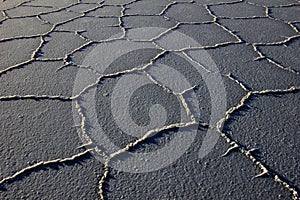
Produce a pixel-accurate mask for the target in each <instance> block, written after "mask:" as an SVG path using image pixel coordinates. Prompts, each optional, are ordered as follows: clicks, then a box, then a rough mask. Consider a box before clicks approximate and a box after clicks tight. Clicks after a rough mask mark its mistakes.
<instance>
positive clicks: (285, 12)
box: [270, 6, 300, 22]
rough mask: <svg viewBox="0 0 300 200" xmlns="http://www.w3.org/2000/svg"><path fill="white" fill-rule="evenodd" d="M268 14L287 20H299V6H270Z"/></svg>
mask: <svg viewBox="0 0 300 200" xmlns="http://www.w3.org/2000/svg"><path fill="white" fill-rule="evenodd" d="M270 16H272V17H274V18H277V19H281V20H284V21H287V22H292V21H300V6H291V7H282V8H271V12H270Z"/></svg>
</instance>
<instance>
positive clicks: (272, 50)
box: [258, 38, 300, 72]
mask: <svg viewBox="0 0 300 200" xmlns="http://www.w3.org/2000/svg"><path fill="white" fill-rule="evenodd" d="M299 46H300V39H299V38H298V39H295V40H293V41H292V42H290V43H288V44H286V45H276V46H259V47H258V48H259V50H260V51H262V53H263V54H264V55H266V56H267V57H269V58H271V59H272V60H274V61H276V62H278V63H279V64H281V65H283V66H284V67H286V68H289V69H294V70H296V71H298V72H300V66H299V63H300V58H299V55H300V48H299Z"/></svg>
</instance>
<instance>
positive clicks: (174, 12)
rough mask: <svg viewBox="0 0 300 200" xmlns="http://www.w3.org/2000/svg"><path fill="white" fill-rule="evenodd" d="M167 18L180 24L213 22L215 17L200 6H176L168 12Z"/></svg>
mask: <svg viewBox="0 0 300 200" xmlns="http://www.w3.org/2000/svg"><path fill="white" fill-rule="evenodd" d="M166 16H167V17H170V18H172V19H175V20H176V21H178V22H206V21H212V20H213V17H212V16H210V15H209V13H208V11H207V10H206V9H205V8H204V7H203V6H200V5H194V4H174V5H172V6H171V7H170V8H169V9H168V10H167V12H166Z"/></svg>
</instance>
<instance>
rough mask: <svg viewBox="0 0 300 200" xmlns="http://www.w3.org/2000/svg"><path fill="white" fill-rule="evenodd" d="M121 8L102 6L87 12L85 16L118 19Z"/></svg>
mask: <svg viewBox="0 0 300 200" xmlns="http://www.w3.org/2000/svg"><path fill="white" fill-rule="evenodd" d="M121 11H122V8H121V7H119V6H102V7H100V8H97V9H96V10H93V11H91V12H88V13H87V14H86V16H95V17H120V16H121Z"/></svg>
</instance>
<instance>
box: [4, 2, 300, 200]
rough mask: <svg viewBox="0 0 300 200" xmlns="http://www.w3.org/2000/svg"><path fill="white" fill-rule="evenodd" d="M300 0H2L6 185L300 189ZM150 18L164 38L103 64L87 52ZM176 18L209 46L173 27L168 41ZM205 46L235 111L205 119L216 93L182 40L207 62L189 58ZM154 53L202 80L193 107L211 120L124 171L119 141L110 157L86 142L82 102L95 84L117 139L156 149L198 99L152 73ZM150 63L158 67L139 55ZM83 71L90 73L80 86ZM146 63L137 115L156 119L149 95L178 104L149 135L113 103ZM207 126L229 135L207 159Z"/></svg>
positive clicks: (191, 193) (186, 191)
mask: <svg viewBox="0 0 300 200" xmlns="http://www.w3.org/2000/svg"><path fill="white" fill-rule="evenodd" d="M299 6H300V3H299V2H298V1H294V0H223V1H222V0H194V1H192V0H178V1H177V0H175V1H169V0H103V1H100V0H64V1H61V0H49V1H44V0H14V1H11V0H5V1H1V2H0V11H1V14H0V85H1V87H0V88H1V91H0V160H1V162H0V199H262V200H263V199H299V184H300V174H299V166H300V157H299V153H298V151H299V150H298V149H299V146H300V142H299V134H300V132H299V126H300V124H299V123H300V121H299V119H300V117H299V113H300V110H299V91H300V77H299V76H300V75H299V73H300V68H299V64H300V58H299V53H300V52H299V38H300V34H299V27H300V19H299V13H300V12H299ZM141 27H160V28H165V29H164V30H166V31H164V32H162V31H157V32H153V33H145V35H147V34H149V37H148V39H147V41H150V42H152V44H153V45H155V47H157V49H155V50H153V49H146V50H145V49H144V50H143V51H141V50H140V51H133V52H130V53H127V54H125V55H123V56H120V57H119V58H118V59H116V60H115V62H113V63H112V64H111V65H110V66H109V68H107V70H106V71H105V72H101V73H100V72H99V71H96V70H94V69H92V68H91V67H90V66H84V65H83V64H82V62H83V60H84V58H85V57H86V56H87V55H88V54H89V53H90V52H91V51H92V50H93V49H94V48H95V47H96V46H97V45H99V44H109V42H111V41H118V40H120V41H129V40H131V39H132V38H134V32H131V31H132V29H134V28H141ZM172 31H179V32H181V33H183V34H185V35H186V36H188V37H190V38H192V39H194V40H195V41H196V42H198V43H199V44H201V46H199V45H193V44H192V45H190V46H180V45H181V43H180V41H174V42H173V44H172V47H169V46H168V45H166V41H168V39H169V38H171V37H172V36H173V35H172V34H173V33H172ZM199 49H200V50H205V51H206V52H207V53H208V54H209V55H210V57H211V58H212V59H213V61H214V62H215V63H216V65H217V67H218V69H219V72H220V74H221V77H222V79H223V82H224V86H225V89H226V92H227V107H226V110H227V111H226V112H225V113H224V116H222V119H220V121H219V122H218V123H216V125H215V126H214V127H207V125H206V124H207V123H208V121H209V119H210V112H211V109H212V108H211V107H210V100H211V98H212V97H211V96H209V95H208V89H207V87H206V86H205V83H204V82H203V80H202V78H203V77H202V78H201V76H199V74H198V75H197V73H190V72H189V70H188V69H189V68H188V67H189V62H184V61H182V60H181V59H180V58H178V57H176V56H174V54H172V53H174V52H180V53H184V55H185V56H186V57H185V58H187V59H191V60H190V61H192V62H193V63H195V64H197V65H199V66H202V69H203V70H207V69H209V68H210V66H209V65H210V64H211V63H209V62H208V61H207V60H205V59H204V60H201V61H195V60H192V57H193V56H195V55H196V54H197V53H199V51H198V50H199ZM111 53H114V52H111ZM155 64H170V65H173V66H174V68H176V69H178V70H179V71H180V70H181V73H182V74H184V73H186V76H187V77H189V80H190V81H191V82H193V83H194V85H195V86H197V87H192V90H193V91H194V92H195V94H196V95H197V98H198V102H199V109H200V111H201V116H195V118H196V119H197V120H199V121H200V122H203V127H202V126H199V127H198V129H199V130H198V132H197V135H196V139H195V141H194V142H193V143H192V145H191V146H190V148H189V149H188V150H187V151H186V152H185V153H184V155H182V156H181V157H180V158H179V159H177V160H176V161H175V162H173V163H172V164H171V165H169V166H167V167H164V168H162V169H160V170H158V171H153V172H149V173H128V172H121V171H118V170H116V169H113V168H111V167H109V166H108V163H109V162H110V161H111V160H112V158H114V157H115V156H118V155H119V154H121V153H120V152H116V153H115V154H111V155H110V156H111V158H109V157H108V158H105V162H103V163H101V162H100V161H98V160H97V159H96V158H95V157H94V156H93V154H94V152H93V150H94V149H95V147H93V146H90V145H89V144H83V140H82V137H84V136H85V133H86V132H89V131H90V130H91V129H92V127H90V124H89V121H88V119H86V110H84V109H83V108H81V106H80V104H79V102H81V101H83V100H82V99H84V97H85V95H86V93H88V91H89V90H90V88H97V92H98V93H97V95H95V97H96V99H97V106H96V110H97V115H98V120H99V123H100V124H101V123H102V124H103V127H105V128H106V132H107V133H108V136H109V138H110V139H111V141H113V142H115V144H116V145H117V146H118V147H119V148H120V149H122V148H123V149H125V150H126V148H128V150H130V151H131V152H151V151H153V150H156V149H160V148H162V147H163V146H165V145H166V144H168V143H169V142H170V141H172V139H173V138H174V137H176V131H175V130H174V129H169V128H167V125H170V124H171V125H172V124H175V125H174V127H173V128H178V125H176V123H178V122H177V120H178V119H177V118H178V108H181V109H182V110H184V111H186V114H187V115H188V117H189V111H190V109H191V110H193V109H195V108H189V104H188V103H187V104H186V105H185V104H184V102H185V101H184V100H181V99H180V97H182V98H183V99H184V97H185V96H184V95H183V93H182V94H181V93H180V94H178V93H176V92H174V91H172V89H171V88H168V87H167V86H165V85H163V84H161V83H159V82H158V81H157V80H155V79H153V77H154V76H153V77H152V74H151V73H155V70H157V66H155ZM142 65H144V66H146V67H148V68H147V69H146V68H145V70H141V69H140V68H137V67H140V66H142ZM78 72H86V73H87V77H88V78H87V79H88V80H87V84H86V85H84V86H82V88H79V91H76V92H77V93H75V94H74V91H73V86H74V81H75V79H76V74H77V73H78ZM141 72H145V73H146V74H147V75H148V76H147V77H148V79H149V81H150V82H151V83H152V86H148V85H147V86H145V87H144V88H141V93H140V94H143V95H144V96H143V98H141V97H139V98H137V99H135V98H132V99H131V101H130V103H131V104H132V107H133V108H134V109H133V110H132V111H131V113H130V114H131V117H132V118H133V120H134V121H135V122H136V123H137V124H143V125H147V123H148V122H149V116H148V115H147V114H146V115H145V112H148V111H149V109H148V108H147V106H148V107H149V105H148V104H147V103H149V102H148V100H149V99H150V100H151V101H153V102H152V103H153V104H155V103H157V100H156V98H157V99H159V100H161V102H160V103H161V105H163V106H164V108H165V109H166V110H167V111H168V116H167V119H168V120H167V123H166V124H165V125H164V126H163V128H162V129H161V131H160V132H159V133H157V134H156V135H154V136H153V137H150V138H143V137H141V138H139V137H137V136H130V135H127V134H125V133H124V132H122V130H120V129H119V128H118V126H117V125H116V122H115V121H114V120H113V118H112V114H111V112H110V108H111V107H110V103H111V102H110V101H109V98H110V97H111V95H112V93H113V89H114V88H113V87H114V86H115V84H116V83H117V82H118V81H119V80H120V79H121V78H123V77H126V76H130V75H131V74H134V73H141ZM207 73H213V72H210V71H209V70H207ZM103 74H104V75H105V76H104V75H103ZM88 81H91V82H92V84H90V82H89V83H88ZM153 85H155V88H156V89H157V88H158V90H155V88H154V87H153ZM157 91H159V92H157ZM176 99H177V100H178V99H180V100H181V103H179V104H178V102H177V103H176ZM187 102H189V99H187ZM144 104H145V105H144ZM150 106H151V105H150ZM74 112H75V113H77V114H78V116H79V118H80V119H79V120H80V123H79V124H77V123H76V122H74V120H73V117H72V114H73V113H74ZM149 112H150V111H149ZM191 119H193V116H192V117H191ZM188 120H189V119H188ZM192 121H193V120H192ZM221 122H222V123H223V124H224V127H222V126H221V125H220V123H221ZM190 124H192V125H193V123H190V122H189V121H187V122H184V123H183V125H182V126H184V127H185V126H186V127H189V125H190ZM208 128H214V129H215V130H216V132H217V133H218V134H219V135H220V139H219V140H218V142H217V144H216V146H215V147H214V149H213V150H212V152H210V153H209V154H208V155H207V156H206V157H204V158H202V159H200V158H199V157H198V150H199V148H200V146H201V142H202V140H203V138H204V136H205V134H206V132H207V130H208ZM78 133H79V135H78ZM140 134H141V133H140ZM135 141H139V142H137V143H135Z"/></svg>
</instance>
